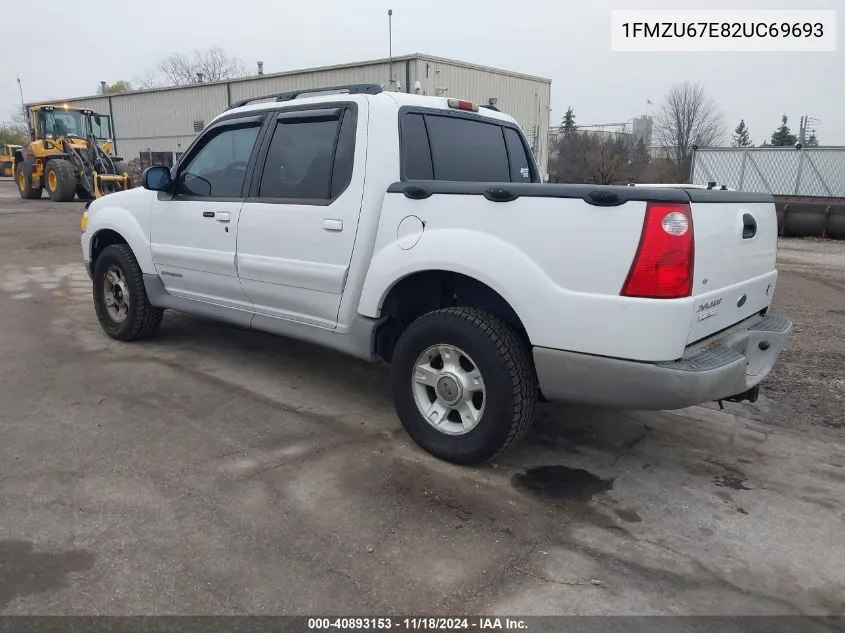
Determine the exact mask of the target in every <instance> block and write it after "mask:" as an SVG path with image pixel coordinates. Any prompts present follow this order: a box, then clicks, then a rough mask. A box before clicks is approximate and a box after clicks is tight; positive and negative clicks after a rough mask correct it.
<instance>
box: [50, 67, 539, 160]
mask: <svg viewBox="0 0 845 633" xmlns="http://www.w3.org/2000/svg"><path fill="white" fill-rule="evenodd" d="M391 79H392V81H391ZM353 83H378V84H381V85H383V86H384V87H385V89H392V90H396V91H400V92H418V93H420V94H426V95H437V96H448V97H456V98H461V99H467V100H470V101H473V102H476V103H479V104H485V105H486V104H489V103H491V100H495V101H492V102H493V103H495V104H496V107H497V108H499V109H500V110H501V111H503V112H506V113H508V114H510V115H511V116H513V117H514V118H515V119H516V120H517V122H518V123H519V125H520V126H521V127H522V129H523V130H524V132H525V134H526V136H527V137H528V140H529V142H530V143H531V145H532V149H533V151H534V155H535V156H536V158H537V162H538V166H539V167H540V171H541V173H543V174H545V173H546V172H547V157H548V138H549V134H548V132H549V110H550V107H549V98H550V89H551V80H550V79H544V78H542V77H534V76H531V75H525V74H521V73H516V72H511V71H507V70H499V69H496V68H488V67H486V66H478V65H475V64H468V63H464V62H459V61H454V60H450V59H443V58H441V57H432V56H430V55H423V54H419V53H417V54H413V55H404V56H400V57H394V58H393V59H392V73H391V61H390V60H388V59H377V60H372V61H364V62H358V63H352V64H341V65H337V66H324V67H320V68H310V69H306V70H294V71H289V72H281V73H272V74H263V71H262V70H261V64H260V63H259V65H258V69H257V74H256V75H253V76H251V77H244V78H241V79H232V80H227V81H221V82H214V83H208V82H206V83H200V82H198V83H195V84H191V85H187V86H177V87H171V88H156V89H152V90H140V91H131V92H124V93H118V94H114V95H106V96H102V95H97V96H89V97H77V98H71V99H63V100H58V101H50V102H49V103H55V104H64V103H67V104H69V105H72V106H74V107H79V108H89V109H91V110H93V111H95V112H97V113H99V114H108V115H110V116H111V117H112V126H113V128H114V129H113V132H114V137H115V142H116V152H117V154H118V155H119V156H122V157H123V158H124V159H126V160H132V159H133V158H140V157H141V155H142V154H143V161H144V162H147V161H149V160H152V161H153V162H156V163H163V164H172V163H173V160H174V159H176V158H178V156H179V155H180V154H181V152H182V151H183V150H185V149H186V148H187V147H188V145H189V144H190V143H191V141H193V139H194V137H195V136H196V135H197V134H198V133H199V132H200V131H201V130H202V128H203V127H204V126H205V124H206V123H207V122H209V121H211V119H213V118H214V117H215V116H217V115H218V114H220V112H222V111H223V110H225V109H226V108H227V107H228V106H229V104H231V103H234V102H236V101H238V100H240V99H246V98H250V97H259V96H262V95H267V94H272V93H277V92H285V91H288V90H297V89H303V88H320V87H325V86H337V85H345V84H353Z"/></svg>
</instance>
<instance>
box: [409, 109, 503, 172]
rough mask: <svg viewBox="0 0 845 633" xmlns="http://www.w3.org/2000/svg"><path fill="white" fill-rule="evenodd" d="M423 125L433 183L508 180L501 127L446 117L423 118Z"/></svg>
mask: <svg viewBox="0 0 845 633" xmlns="http://www.w3.org/2000/svg"><path fill="white" fill-rule="evenodd" d="M425 124H426V128H427V129H428V138H429V143H430V144H431V162H432V164H433V166H434V179H435V180H461V181H470V182H485V181H491V182H501V181H508V180H510V169H509V167H508V152H507V149H506V148H505V139H504V137H503V136H502V128H501V126H499V125H491V124H489V123H480V122H478V121H472V120H469V119H463V118H458V117H448V116H426V117H425Z"/></svg>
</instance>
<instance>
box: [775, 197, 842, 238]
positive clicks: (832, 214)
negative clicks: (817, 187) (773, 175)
mask: <svg viewBox="0 0 845 633" xmlns="http://www.w3.org/2000/svg"><path fill="white" fill-rule="evenodd" d="M775 209H776V210H777V215H778V235H781V236H783V237H827V238H832V239H835V240H845V198H823V197H818V196H775Z"/></svg>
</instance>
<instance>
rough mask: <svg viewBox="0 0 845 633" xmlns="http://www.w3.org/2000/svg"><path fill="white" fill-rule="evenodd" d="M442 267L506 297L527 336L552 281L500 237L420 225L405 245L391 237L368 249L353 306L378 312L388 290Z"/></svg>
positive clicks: (366, 313)
mask: <svg viewBox="0 0 845 633" xmlns="http://www.w3.org/2000/svg"><path fill="white" fill-rule="evenodd" d="M430 270H443V271H448V272H454V273H460V274H462V275H466V276H468V277H472V278H474V279H476V280H477V281H480V282H482V283H484V284H486V285H487V286H489V287H490V288H492V289H493V290H495V291H496V292H497V293H499V294H500V295H501V296H502V298H503V299H505V301H507V302H508V303H509V304H510V306H511V307H512V308H513V310H514V311H515V312H516V314H517V316H518V317H519V319H520V321H522V324H523V325H524V326H525V329H526V331H527V332H528V335H529V338H530V337H531V334H532V330H533V331H536V330H537V328H538V327H540V325H539V324H538V323H534V322H533V320H534V313H535V312H536V310H531V309H529V308H530V306H531V305H532V304H534V305H536V304H537V298H538V297H542V296H544V295H548V293H549V291H550V290H552V289H554V288H555V287H556V286H555V284H554V282H553V281H552V280H551V279H550V278H549V277H548V275H546V273H545V272H544V271H543V269H542V268H540V267H539V266H538V265H537V264H536V263H535V262H534V261H533V260H532V259H531V258H530V257H529V256H528V255H527V254H526V253H524V252H522V251H521V250H519V249H518V248H516V247H515V246H514V245H513V244H510V243H508V242H506V241H504V240H502V239H501V238H498V237H496V236H494V235H490V234H489V233H479V232H476V231H472V230H469V229H434V230H429V229H427V230H425V232H424V233H423V235H422V237H421V238H420V240H419V242H418V243H417V244H416V245H415V246H414V247H413V248H411V249H409V250H402V249H401V248H399V245H398V243H397V242H391V243H389V244H387V245H385V246H384V247H382V248H380V249H379V250H377V251H376V253H375V254H374V255H373V258H372V260H371V261H370V267H369V270H368V272H367V277H366V280H365V281H364V288H363V290H362V293H361V300H360V302H359V304H358V311H359V312H360V313H361V314H362V315H364V316H367V317H371V318H377V317H378V316H379V313H380V311H381V307H382V305H383V303H384V300H385V299H386V298H387V295H388V293H389V292H390V290H391V289H392V288H393V287H394V286H395V285H396V284H397V283H399V282H400V281H401V280H402V279H403V278H405V277H407V276H408V275H412V274H414V273H417V272H424V271H430Z"/></svg>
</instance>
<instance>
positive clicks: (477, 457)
mask: <svg viewBox="0 0 845 633" xmlns="http://www.w3.org/2000/svg"><path fill="white" fill-rule="evenodd" d="M391 382H392V388H393V399H394V404H395V406H396V412H397V414H398V415H399V419H400V421H401V422H402V425H403V426H404V427H405V430H406V431H407V432H408V434H409V435H410V436H411V437H412V438H413V439H414V441H415V442H417V444H419V445H420V446H421V447H422V448H424V449H425V450H426V451H428V452H429V453H431V454H432V455H435V456H436V457H439V458H441V459H445V460H447V461H450V462H454V463H456V464H477V463H480V462H483V461H486V460H488V459H490V458H492V457H494V456H495V455H497V454H499V453H501V452H502V451H504V450H506V449H508V448H510V447H512V446H515V445H516V444H517V443H518V442H519V440H520V439H522V436H523V435H524V434H525V431H526V430H527V429H528V427H529V426H530V425H531V422H532V421H533V419H534V405H535V403H536V394H537V386H536V379H535V378H534V368H533V365H532V363H531V358H530V355H529V352H528V348H527V346H526V345H525V343H524V342H523V341H522V340H521V339H520V337H519V336H518V335H517V333H516V332H515V331H514V330H513V329H512V328H511V327H510V326H508V325H507V324H506V323H505V322H504V321H502V320H501V319H500V318H499V317H497V316H495V315H493V314H490V313H488V312H484V311H482V310H478V309H475V308H463V307H456V308H445V309H442V310H436V311H434V312H430V313H428V314H425V315H423V316H422V317H420V318H419V319H417V320H416V321H414V322H413V323H411V325H409V326H408V328H407V329H406V330H405V331H404V332H403V333H402V336H401V337H400V339H399V341H398V343H397V344H396V349H395V351H394V354H393V358H392V360H391Z"/></svg>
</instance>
